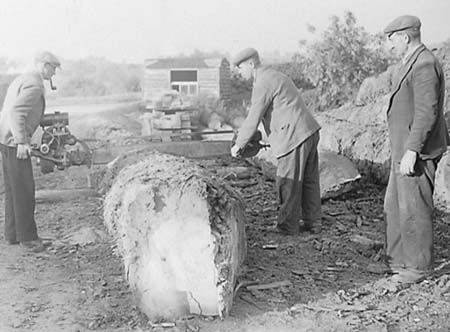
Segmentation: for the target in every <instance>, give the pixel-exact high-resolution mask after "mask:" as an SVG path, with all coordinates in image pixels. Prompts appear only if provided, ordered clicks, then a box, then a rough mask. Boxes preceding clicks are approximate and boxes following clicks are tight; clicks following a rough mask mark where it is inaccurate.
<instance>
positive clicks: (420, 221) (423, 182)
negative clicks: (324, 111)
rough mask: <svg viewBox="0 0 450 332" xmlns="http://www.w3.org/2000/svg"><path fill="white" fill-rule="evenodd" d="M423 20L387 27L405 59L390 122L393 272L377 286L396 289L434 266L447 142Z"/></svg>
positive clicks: (438, 79)
mask: <svg viewBox="0 0 450 332" xmlns="http://www.w3.org/2000/svg"><path fill="white" fill-rule="evenodd" d="M420 27H421V22H420V20H419V18H417V17H415V16H411V15H404V16H400V17H398V18H396V19H395V20H394V21H392V22H391V23H390V24H389V25H388V26H387V27H386V28H385V29H384V33H385V34H386V35H387V39H388V40H387V42H388V44H389V46H390V48H391V49H392V50H393V51H394V52H396V53H397V54H398V55H400V56H402V57H403V58H402V60H401V61H402V62H401V63H400V66H399V70H398V71H397V73H396V76H395V77H394V79H393V87H392V91H391V97H390V100H389V106H388V110H387V119H388V126H389V138H390V146H391V171H390V176H389V183H388V186H387V190H386V196H385V202H384V211H385V218H386V263H387V265H388V268H389V269H391V271H392V272H393V273H394V275H393V276H391V277H389V278H387V279H382V280H381V281H380V282H379V285H380V286H381V287H382V288H386V289H389V290H393V291H395V290H398V289H399V288H403V287H405V286H408V285H410V284H412V283H417V282H420V281H421V280H423V279H424V278H425V277H426V276H427V274H428V273H429V272H430V271H431V269H432V264H433V225H432V224H433V210H434V206H433V189H434V179H435V172H436V168H437V165H438V162H439V160H440V158H441V156H442V154H443V153H444V152H445V151H446V149H447V145H448V144H449V142H450V140H449V136H448V131H447V126H446V123H445V119H444V116H443V103H444V91H445V90H444V87H445V84H444V74H443V72H442V67H441V65H440V63H439V62H438V60H437V59H436V57H435V56H434V55H433V53H432V52H430V51H429V50H428V49H427V48H426V47H425V45H424V44H422V42H421V38H420Z"/></svg>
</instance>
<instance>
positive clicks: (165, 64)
mask: <svg viewBox="0 0 450 332" xmlns="http://www.w3.org/2000/svg"><path fill="white" fill-rule="evenodd" d="M223 60H225V59H222V58H213V59H202V58H160V59H148V60H146V61H145V68H149V69H172V68H183V69H186V68H192V69H197V68H216V67H220V65H221V63H222V61H223Z"/></svg>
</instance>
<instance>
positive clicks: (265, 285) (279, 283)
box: [247, 280, 292, 290]
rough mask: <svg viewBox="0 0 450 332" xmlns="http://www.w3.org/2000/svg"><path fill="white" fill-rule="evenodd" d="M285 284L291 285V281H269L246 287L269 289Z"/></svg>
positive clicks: (285, 285) (284, 285) (249, 288)
mask: <svg viewBox="0 0 450 332" xmlns="http://www.w3.org/2000/svg"><path fill="white" fill-rule="evenodd" d="M287 286H292V283H291V282H290V281H289V280H283V281H276V282H271V283H269V284H260V285H252V286H247V289H248V290H263V289H271V288H278V287H287Z"/></svg>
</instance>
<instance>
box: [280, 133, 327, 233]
mask: <svg viewBox="0 0 450 332" xmlns="http://www.w3.org/2000/svg"><path fill="white" fill-rule="evenodd" d="M319 138H320V135H319V132H316V133H314V134H313V135H312V136H311V137H309V138H308V139H307V140H306V141H304V142H303V143H302V144H300V145H299V146H298V147H297V148H296V149H295V150H293V151H291V152H290V153H288V154H287V155H285V156H283V157H281V158H279V159H278V165H277V177H276V188H277V194H278V202H279V210H278V226H279V227H281V228H283V229H285V230H287V231H288V232H292V233H296V232H298V230H299V227H300V223H299V222H300V220H303V221H304V222H305V224H307V225H312V224H313V223H314V222H320V219H321V200H320V181H319V154H318V152H317V145H318V143H319Z"/></svg>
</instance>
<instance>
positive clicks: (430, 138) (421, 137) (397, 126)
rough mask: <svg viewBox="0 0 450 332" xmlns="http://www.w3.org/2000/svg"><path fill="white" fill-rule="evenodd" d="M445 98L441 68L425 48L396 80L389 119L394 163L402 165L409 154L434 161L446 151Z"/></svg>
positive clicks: (390, 103)
mask: <svg viewBox="0 0 450 332" xmlns="http://www.w3.org/2000/svg"><path fill="white" fill-rule="evenodd" d="M444 96H445V82H444V74H443V71H442V66H441V65H440V63H439V61H438V60H437V59H436V57H435V56H434V55H433V53H431V52H430V51H429V50H428V49H427V48H426V47H425V46H424V45H423V44H422V45H421V46H419V47H418V48H417V49H416V50H415V51H414V53H413V54H412V55H411V56H410V57H409V59H408V60H407V61H406V63H405V64H403V65H402V66H400V68H399V70H398V72H397V75H396V76H395V77H394V80H393V90H392V94H391V97H390V100H389V106H388V110H387V118H388V125H389V137H390V143H391V152H392V160H393V161H394V162H399V161H400V160H401V158H402V157H403V155H404V153H405V152H406V150H412V151H415V152H417V153H418V154H419V157H420V158H421V159H434V158H436V157H438V156H440V155H442V154H443V153H444V152H445V151H446V149H447V145H449V143H450V139H449V135H448V130H447V125H446V123H445V119H444V114H443V106H444Z"/></svg>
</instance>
